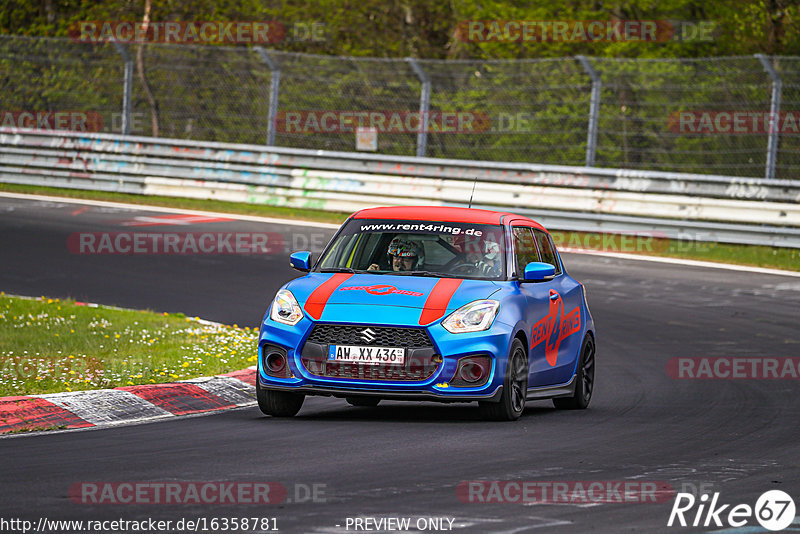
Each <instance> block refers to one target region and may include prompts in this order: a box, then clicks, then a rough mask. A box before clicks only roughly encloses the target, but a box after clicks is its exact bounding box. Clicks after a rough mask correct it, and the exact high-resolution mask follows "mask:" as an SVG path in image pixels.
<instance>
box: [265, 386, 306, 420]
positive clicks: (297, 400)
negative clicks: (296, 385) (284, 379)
mask: <svg viewBox="0 0 800 534" xmlns="http://www.w3.org/2000/svg"><path fill="white" fill-rule="evenodd" d="M256 398H257V399H258V407H259V408H260V409H261V412H262V413H263V414H264V415H271V416H272V417H294V416H295V415H297V412H299V411H300V408H301V407H302V406H303V401H304V400H305V398H306V396H305V395H302V394H300V393H291V392H289V391H272V390H268V389H264V388H262V387H261V384H260V383H259V380H258V377H256Z"/></svg>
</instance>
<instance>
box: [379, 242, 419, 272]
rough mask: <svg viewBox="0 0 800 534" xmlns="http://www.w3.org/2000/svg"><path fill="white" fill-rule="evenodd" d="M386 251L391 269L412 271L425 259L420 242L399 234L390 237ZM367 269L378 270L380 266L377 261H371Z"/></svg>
mask: <svg viewBox="0 0 800 534" xmlns="http://www.w3.org/2000/svg"><path fill="white" fill-rule="evenodd" d="M386 253H387V254H388V255H389V257H390V258H391V262H392V270H393V271H414V270H418V269H421V268H422V263H423V261H424V260H425V249H424V248H423V247H422V243H420V242H419V241H415V240H413V239H405V238H402V237H399V236H398V237H395V238H394V239H392V242H391V243H389V249H388V250H387V251H386ZM367 270H368V271H378V270H380V266H379V265H378V264H377V263H373V264H372V265H370V266H369V268H368V269H367Z"/></svg>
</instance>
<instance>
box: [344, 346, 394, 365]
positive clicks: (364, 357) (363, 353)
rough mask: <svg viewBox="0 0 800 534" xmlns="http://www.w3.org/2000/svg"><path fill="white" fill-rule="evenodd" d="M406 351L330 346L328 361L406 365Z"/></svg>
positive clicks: (385, 348)
mask: <svg viewBox="0 0 800 534" xmlns="http://www.w3.org/2000/svg"><path fill="white" fill-rule="evenodd" d="M405 359H406V350H405V349H404V348H402V347H361V346H358V345H329V346H328V361H336V362H352V363H366V364H370V365H378V364H381V363H394V364H398V365H402V364H403V363H405Z"/></svg>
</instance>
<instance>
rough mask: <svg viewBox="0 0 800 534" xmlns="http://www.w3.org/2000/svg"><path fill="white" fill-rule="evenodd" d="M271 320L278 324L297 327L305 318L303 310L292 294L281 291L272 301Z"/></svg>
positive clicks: (286, 290)
mask: <svg viewBox="0 0 800 534" xmlns="http://www.w3.org/2000/svg"><path fill="white" fill-rule="evenodd" d="M269 318H270V319H272V320H273V321H276V322H278V323H283V324H288V325H290V326H294V325H296V324H297V323H298V322H300V319H302V318H303V310H302V309H301V308H300V305H299V304H298V303H297V299H296V298H294V295H292V292H291V291H289V290H288V289H281V290H280V291H278V294H277V295H275V300H274V301H272V311H271V312H270V314H269Z"/></svg>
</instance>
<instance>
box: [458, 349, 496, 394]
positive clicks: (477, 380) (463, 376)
mask: <svg viewBox="0 0 800 534" xmlns="http://www.w3.org/2000/svg"><path fill="white" fill-rule="evenodd" d="M491 374H492V359H491V358H490V357H489V356H465V357H464V358H461V359H460V360H458V366H457V367H456V372H455V374H454V375H453V379H452V380H451V381H450V385H451V386H453V387H461V388H474V387H479V386H483V385H484V384H486V383H487V382H488V381H489V376H490V375H491Z"/></svg>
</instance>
